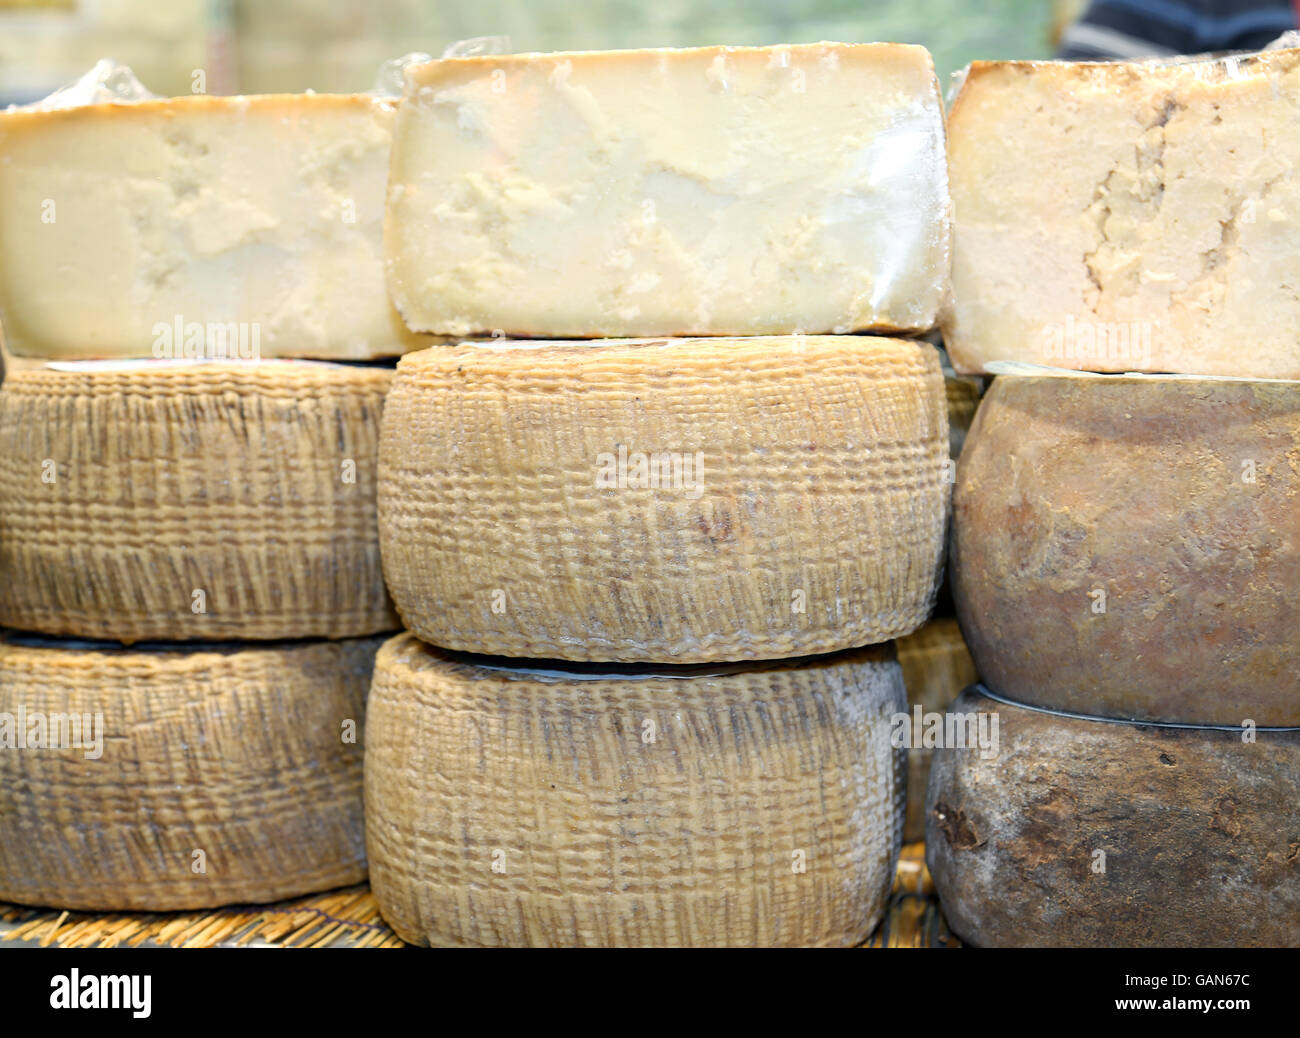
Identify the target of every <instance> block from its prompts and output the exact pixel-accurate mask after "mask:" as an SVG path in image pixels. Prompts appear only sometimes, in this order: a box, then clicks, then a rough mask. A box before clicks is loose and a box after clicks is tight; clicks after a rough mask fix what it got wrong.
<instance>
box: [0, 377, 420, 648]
mask: <svg viewBox="0 0 1300 1038" xmlns="http://www.w3.org/2000/svg"><path fill="white" fill-rule="evenodd" d="M391 381H392V372H391V371H387V370H382V369H379V368H368V367H347V366H341V365H333V364H318V363H312V362H294V361H264V362H260V363H245V364H234V363H226V364H189V363H174V364H173V363H168V364H160V363H156V362H140V363H134V364H132V363H125V362H117V363H114V362H100V363H84V364H75V363H74V364H67V365H57V366H51V367H47V368H40V369H34V370H23V371H15V372H12V373H11V374H10V376H9V378H8V380H7V381H6V382H5V384H4V387H3V389H0V572H3V573H4V575H5V579H4V580H3V581H2V582H0V623H2V624H4V625H6V626H10V627H15V628H19V629H22V630H29V631H40V632H43V633H47V634H72V635H77V636H79V637H86V638H112V639H118V640H122V641H139V640H142V639H174V640H189V639H225V638H256V639H264V638H299V637H310V636H324V637H331V638H338V637H348V636H353V635H366V634H376V633H379V632H383V631H390V630H394V629H395V628H396V627H397V626H398V623H397V618H396V616H395V615H394V614H393V612H392V606H391V604H390V602H389V600H388V595H387V591H386V590H385V588H384V583H383V574H382V569H381V565H380V557H379V540H378V529H377V526H376V521H375V481H376V465H377V455H378V438H379V423H380V414H381V412H382V409H383V402H384V395H385V393H386V392H387V389H388V386H389V384H390V382H391Z"/></svg>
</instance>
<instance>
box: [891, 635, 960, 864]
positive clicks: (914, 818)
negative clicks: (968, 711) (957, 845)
mask: <svg viewBox="0 0 1300 1038" xmlns="http://www.w3.org/2000/svg"><path fill="white" fill-rule="evenodd" d="M898 663H899V666H901V667H902V668H903V685H904V686H905V687H906V688H907V705H908V708H909V709H910V710H911V711H912V724H911V732H912V738H911V743H910V745H909V746H908V749H907V821H906V823H905V824H904V826H903V841H904V842H905V843H915V842H916V841H917V840H924V839H925V787H926V784H927V783H928V782H929V780H930V760H931V758H932V757H933V756H934V748H933V746H926V745H925V743H926V725H925V718H926V715H927V714H930V715H933V714H936V713H942V712H943V711H944V710H946V709H947V707H948V706H949V705H950V704H951V703H952V701H953V700H954V699H956V698H957V697H958V696H959V695H961V692H962V689H964V688H965V687H966V686H967V685H970V684H973V683H974V682H975V680H976V678H977V677H978V675H977V674H976V673H975V664H974V662H973V661H972V660H971V658H970V652H969V650H967V648H966V643H965V642H964V641H963V640H962V636H961V629H960V628H959V627H958V626H957V621H956V620H954V619H953V618H952V617H937V618H935V619H933V620H931V621H930V622H929V623H927V624H926V625H925V626H924V627H922V628H920V629H919V630H916V631H914V632H912V633H911V634H909V635H908V636H907V637H906V638H899V639H898ZM917 707H920V708H921V716H920V719H919V720H920V723H917V721H918V718H917V716H916V708H917ZM931 731H933V728H932V729H931ZM931 741H933V738H931Z"/></svg>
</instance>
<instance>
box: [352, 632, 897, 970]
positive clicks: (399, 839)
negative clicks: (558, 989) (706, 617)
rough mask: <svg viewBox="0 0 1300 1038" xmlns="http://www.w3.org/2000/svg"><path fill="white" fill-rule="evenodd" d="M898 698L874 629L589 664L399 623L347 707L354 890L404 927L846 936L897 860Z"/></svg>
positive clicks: (882, 893)
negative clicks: (450, 645)
mask: <svg viewBox="0 0 1300 1038" xmlns="http://www.w3.org/2000/svg"><path fill="white" fill-rule="evenodd" d="M538 667H542V668H546V669H537V668H538ZM904 702H905V700H904V694H903V684H902V679H901V674H900V671H899V667H898V663H897V661H896V660H895V658H894V653H893V649H892V647H890V646H876V647H872V648H868V649H861V650H855V651H852V652H849V653H844V654H838V655H831V656H823V657H816V658H813V659H804V660H793V661H781V662H775V663H765V664H752V665H734V664H733V665H729V666H712V667H710V666H707V665H702V666H697V667H684V668H669V669H665V668H662V667H660V668H658V669H655V668H654V667H651V666H648V665H641V666H640V667H624V668H621V669H611V668H610V667H608V666H607V665H606V666H602V665H600V664H563V663H554V662H546V663H540V664H534V663H533V662H531V661H530V664H529V665H519V664H518V661H511V660H505V659H503V658H500V657H497V658H495V659H494V658H491V657H470V656H463V655H460V654H452V653H448V652H445V651H443V650H440V649H436V648H432V647H430V646H427V645H425V644H423V643H421V642H419V641H418V640H416V639H415V638H414V637H413V636H411V635H409V634H403V635H399V636H398V637H396V638H394V639H392V640H391V641H389V642H387V643H386V644H385V645H384V646H383V648H382V649H381V650H380V652H379V656H378V658H377V660H376V665H375V681H374V685H373V688H372V691H371V695H370V702H369V707H368V716H367V731H366V771H365V776H366V777H365V782H366V838H367V851H368V854H369V859H370V871H371V883H372V886H373V888H374V892H375V897H376V898H377V899H378V902H379V906H380V910H381V911H382V912H383V915H384V918H385V919H386V920H387V921H388V923H389V924H390V925H391V926H392V927H393V929H394V930H396V931H397V933H398V935H399V936H401V937H402V939H403V940H405V941H408V942H410V943H412V944H423V945H480V946H485V945H492V946H502V945H508V946H519V945H548V946H555V945H565V946H578V945H581V946H601V947H608V946H656V947H658V946H678V945H756V946H767V945H853V944H857V943H858V942H860V941H862V940H863V939H864V938H865V937H866V936H867V935H868V934H869V933H870V932H871V930H872V929H873V927H874V926H875V925H876V923H877V922H878V921H879V920H880V918H881V914H882V913H883V911H884V907H885V903H886V900H887V896H888V892H889V889H890V885H891V883H892V880H893V875H894V865H895V861H896V860H897V857H898V851H899V846H900V837H901V832H902V823H903V785H902V783H903V772H902V768H903V756H902V753H901V751H898V750H895V749H893V748H892V746H891V744H890V737H889V729H890V723H891V717H892V716H893V715H894V714H896V713H897V712H898V711H901V710H902V709H903V708H904Z"/></svg>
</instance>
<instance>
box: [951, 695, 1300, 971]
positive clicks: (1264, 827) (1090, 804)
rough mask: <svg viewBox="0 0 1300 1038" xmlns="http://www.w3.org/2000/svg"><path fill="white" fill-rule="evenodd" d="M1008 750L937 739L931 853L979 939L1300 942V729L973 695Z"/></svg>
mask: <svg viewBox="0 0 1300 1038" xmlns="http://www.w3.org/2000/svg"><path fill="white" fill-rule="evenodd" d="M953 710H954V711H955V712H960V713H964V714H972V713H980V712H996V714H997V717H998V739H997V743H998V746H997V752H996V753H995V754H993V755H992V756H989V757H987V758H986V757H985V756H984V755H983V754H982V753H981V751H980V749H979V748H978V747H976V748H965V749H956V748H945V749H941V750H938V751H936V752H935V755H934V765H933V768H932V770H931V774H930V788H929V792H928V796H927V801H926V806H927V817H926V858H927V862H928V864H929V867H930V872H931V873H932V875H933V876H934V882H935V886H936V887H937V889H938V892H939V897H940V899H941V902H942V904H943V911H944V914H945V916H946V917H947V919H948V922H949V924H950V925H951V927H952V929H953V931H954V932H955V933H957V934H958V935H959V936H961V938H962V939H963V940H965V941H967V942H969V943H971V944H976V945H986V946H990V947H1002V946H1012V945H1015V946H1047V945H1051V946H1071V947H1099V948H1110V947H1139V946H1145V947H1247V946H1265V947H1277V946H1286V947H1296V946H1300V811H1297V807H1296V805H1297V804H1298V803H1300V731H1292V732H1266V731H1259V732H1255V733H1254V741H1249V740H1248V739H1246V740H1244V739H1243V733H1241V732H1238V731H1220V730H1214V729H1176V728H1158V727H1155V726H1145V727H1142V726H1136V725H1132V724H1127V723H1122V724H1115V723H1107V722H1104V721H1095V720H1083V719H1077V718H1070V717H1063V716H1060V715H1056V714H1049V713H1044V712H1042V711H1037V710H1030V709H1027V708H1024V707H1016V706H1008V705H1005V704H1003V703H1000V702H996V701H994V700H992V699H989V698H987V697H985V696H983V695H980V694H979V693H978V692H977V691H974V690H972V691H968V692H967V693H966V694H964V695H963V696H962V697H961V699H959V700H958V701H957V703H956V704H955V706H954V707H953Z"/></svg>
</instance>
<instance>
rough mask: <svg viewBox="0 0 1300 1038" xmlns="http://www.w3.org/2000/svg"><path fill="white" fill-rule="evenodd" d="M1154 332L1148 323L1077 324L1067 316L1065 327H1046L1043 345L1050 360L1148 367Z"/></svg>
mask: <svg viewBox="0 0 1300 1038" xmlns="http://www.w3.org/2000/svg"><path fill="white" fill-rule="evenodd" d="M1154 329H1155V325H1154V324H1152V322H1150V321H1076V320H1075V319H1074V317H1073V316H1069V317H1066V319H1065V323H1064V324H1049V325H1047V327H1046V328H1045V329H1044V337H1045V339H1046V342H1045V344H1044V345H1045V349H1046V353H1047V356H1048V357H1049V358H1050V359H1052V360H1064V361H1074V362H1076V363H1099V362H1102V361H1104V362H1106V363H1108V364H1110V365H1116V366H1117V365H1121V364H1122V365H1125V366H1127V367H1131V368H1149V367H1150V366H1151V358H1152V355H1153V352H1154V347H1153V345H1152V339H1153V336H1154Z"/></svg>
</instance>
